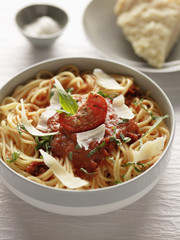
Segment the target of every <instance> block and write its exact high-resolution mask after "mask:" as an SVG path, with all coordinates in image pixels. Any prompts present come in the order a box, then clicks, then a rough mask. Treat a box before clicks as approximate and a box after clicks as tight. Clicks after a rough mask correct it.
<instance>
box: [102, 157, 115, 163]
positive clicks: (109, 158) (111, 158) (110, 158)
mask: <svg viewBox="0 0 180 240" xmlns="http://www.w3.org/2000/svg"><path fill="white" fill-rule="evenodd" d="M103 159H104V160H106V159H107V160H111V161H112V162H113V163H115V162H116V161H115V160H114V158H113V157H106V158H103Z"/></svg>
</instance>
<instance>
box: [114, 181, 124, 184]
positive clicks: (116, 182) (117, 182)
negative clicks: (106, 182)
mask: <svg viewBox="0 0 180 240" xmlns="http://www.w3.org/2000/svg"><path fill="white" fill-rule="evenodd" d="M119 183H122V181H121V180H117V181H115V182H114V184H119Z"/></svg>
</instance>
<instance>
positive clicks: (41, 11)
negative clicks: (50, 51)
mask: <svg viewBox="0 0 180 240" xmlns="http://www.w3.org/2000/svg"><path fill="white" fill-rule="evenodd" d="M43 16H47V17H50V18H52V19H53V20H55V21H56V23H58V25H59V29H58V30H57V31H56V32H55V33H52V34H48V35H46V36H34V35H33V33H32V34H30V33H29V32H26V30H25V26H27V24H30V23H33V22H34V21H36V20H37V19H38V18H40V17H43ZM15 19H16V24H17V26H18V28H19V30H20V32H21V33H22V34H23V35H24V36H25V37H26V38H27V39H28V40H29V41H30V42H31V43H32V44H33V45H35V46H38V47H47V46H50V45H52V43H53V42H54V41H55V40H56V39H57V38H59V36H60V35H61V34H62V32H63V30H64V28H65V26H66V25H67V22H68V16H67V14H66V12H65V11H64V10H62V9H60V8H59V7H56V6H51V5H46V4H35V5H30V6H27V7H25V8H23V9H21V10H19V11H18V13H17V14H16V18H15Z"/></svg>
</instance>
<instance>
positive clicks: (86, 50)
mask: <svg viewBox="0 0 180 240" xmlns="http://www.w3.org/2000/svg"><path fill="white" fill-rule="evenodd" d="M89 1H90V0H61V1H60V0H59V1H58V0H51V1H50V0H49V1H47V0H43V1H42V2H43V3H51V4H55V5H57V6H59V7H61V8H63V9H64V10H66V11H67V13H68V15H69V23H68V26H67V28H66V30H65V31H64V33H63V35H62V36H61V37H60V38H59V39H58V40H57V41H56V43H55V44H54V45H53V46H52V47H51V48H49V49H35V48H33V47H32V46H31V44H30V43H29V42H28V41H27V40H26V39H25V38H24V37H23V36H22V35H21V34H20V33H19V31H18V29H17V28H16V26H15V22H14V16H15V13H16V11H17V10H18V9H19V8H21V7H23V6H25V5H29V4H31V3H41V1H38V0H36V1H32V0H26V1H23V0H18V1H13V0H5V1H1V2H0V87H2V86H3V84H5V83H6V82H7V81H8V80H9V79H10V78H11V77H13V76H14V75H15V74H16V73H18V72H19V71H21V70H23V69H24V68H26V67H28V66H30V65H32V64H34V63H36V62H39V61H41V60H45V59H49V58H54V57H64V56H89V57H103V56H101V54H100V53H98V52H97V50H96V49H95V48H94V47H93V46H92V45H91V44H90V42H89V41H88V39H87V37H86V35H85V33H84V30H83V25H82V16H83V12H84V9H85V8H86V6H87V4H88V3H89ZM102 7H103V6H102ZM150 76H151V77H152V78H153V79H154V80H155V81H156V82H157V83H158V84H159V85H160V86H161V87H162V88H163V90H164V91H165V92H166V94H167V95H168V97H169V98H170V100H171V102H172V104H173V106H174V110H175V113H176V135H175V140H174V146H173V151H172V155H171V159H170V162H169V165H168V168H167V170H166V171H165V172H164V174H163V175H162V178H161V180H160V181H159V183H158V184H157V185H156V187H155V188H154V189H153V190H152V191H151V192H149V193H148V194H147V195H146V196H144V197H143V198H142V199H140V200H139V201H137V202H135V203H134V204H132V205H130V206H128V207H126V208H124V209H121V210H118V211H116V212H112V213H109V214H104V215H99V216H91V217H69V216H68V217H67V216H62V215H56V214H52V213H48V212H45V211H42V210H39V209H36V208H34V207H32V206H30V205H28V204H27V203H25V202H23V201H22V200H20V199H19V198H18V197H16V196H15V195H14V194H13V193H11V192H10V191H9V190H8V189H7V188H6V187H5V186H4V185H3V184H2V182H1V181H0V240H2V239H3V240H10V239H17V240H29V239H43V240H46V239H52V240H53V239H58V240H64V239H73V240H76V239H84V240H86V239H87V240H88V239H99V240H100V239H103V240H106V239H108V240H114V239H125V240H126V239H127V240H129V239H133V240H134V239H135V240H136V239H137V240H139V239H152V240H154V239H155V240H156V239H163V240H170V239H176V240H177V239H180V72H176V73H171V74H161V75H157V74H153V75H150Z"/></svg>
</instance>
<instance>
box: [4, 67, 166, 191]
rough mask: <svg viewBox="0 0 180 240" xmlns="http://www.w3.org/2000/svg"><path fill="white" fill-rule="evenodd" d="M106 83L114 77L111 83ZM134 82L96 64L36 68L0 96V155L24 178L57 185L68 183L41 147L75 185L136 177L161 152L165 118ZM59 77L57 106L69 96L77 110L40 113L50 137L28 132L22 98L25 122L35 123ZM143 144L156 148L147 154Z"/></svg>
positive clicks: (105, 183)
mask: <svg viewBox="0 0 180 240" xmlns="http://www.w3.org/2000/svg"><path fill="white" fill-rule="evenodd" d="M108 81H111V84H110V85H111V87H108V83H109V82H108ZM112 81H114V82H115V83H116V84H115V85H116V86H115V85H114V89H113V87H112V85H113V84H112ZM133 81H134V80H133V78H131V77H128V76H121V75H115V74H111V75H107V74H105V73H104V72H102V71H99V70H98V71H97V70H96V71H94V72H80V71H79V69H78V68H77V67H76V66H73V65H68V66H64V67H62V68H61V69H60V70H59V71H58V73H57V74H56V75H54V74H53V73H52V72H49V71H41V72H39V73H38V74H37V77H36V79H33V80H31V81H29V82H28V83H27V84H25V85H24V86H22V85H21V86H18V87H17V88H16V89H15V91H14V92H13V94H12V96H8V97H6V98H4V99H3V101H2V102H1V106H0V157H1V158H2V159H3V161H4V162H5V163H6V164H7V165H8V166H9V167H11V168H12V169H13V170H14V171H16V172H17V173H19V174H21V175H23V176H24V177H25V178H27V179H29V180H32V181H35V182H37V183H40V184H43V185H46V186H50V187H55V188H70V187H68V186H69V185H66V184H64V182H63V181H61V178H58V175H57V173H56V172H57V171H53V168H51V167H49V166H47V164H46V161H45V158H44V157H46V155H47V154H44V155H43V152H46V153H48V154H49V155H50V156H51V159H52V158H54V159H55V160H56V161H57V163H58V164H59V165H61V166H62V167H63V171H66V172H67V173H69V174H70V175H72V176H75V177H76V179H77V178H80V179H83V180H85V181H86V182H87V184H84V185H83V186H80V187H75V188H73V189H95V188H103V187H107V186H111V185H114V184H118V183H122V182H125V181H128V180H130V179H132V178H134V177H136V176H138V175H140V174H141V173H142V172H144V171H146V170H147V169H148V168H149V167H150V166H152V165H153V164H154V163H155V162H156V161H157V160H158V159H159V157H160V156H161V154H162V152H163V151H164V149H165V148H166V145H167V143H168V140H169V131H168V128H167V126H166V125H165V123H164V121H163V120H164V118H166V117H167V116H162V113H161V110H160V108H159V106H158V105H157V103H156V102H154V101H153V100H152V99H151V98H150V97H149V95H148V94H143V93H142V92H141V90H140V88H139V87H138V86H136V85H135V84H134V82H133ZM57 82H59V83H61V85H62V87H63V89H64V92H63V90H62V89H61V90H58V91H57V92H58V94H60V96H58V99H60V102H61V106H63V100H62V96H65V99H66V97H67V98H68V99H70V100H71V101H72V99H73V103H74V102H75V103H74V104H75V105H76V107H75V110H73V111H74V112H73V113H69V112H68V111H67V110H64V109H63V107H62V108H61V109H53V110H55V113H54V114H52V113H51V114H52V116H50V117H49V118H48V117H47V115H46V118H47V119H46V120H45V125H46V127H47V130H46V132H48V133H49V135H47V136H45V137H41V136H34V135H33V134H31V133H30V132H29V131H27V129H26V128H25V126H24V122H23V120H22V109H23V105H22V99H23V104H24V109H25V112H26V117H27V119H28V121H29V124H30V125H32V126H33V127H34V128H37V127H38V124H39V122H40V119H41V118H42V115H43V114H42V113H43V112H45V110H46V109H47V108H48V107H49V105H50V99H51V98H50V97H52V96H53V95H55V90H57V89H56V84H57ZM55 83H56V84H55ZM106 83H107V84H106ZM117 83H118V86H119V87H118V86H117ZM67 92H68V93H67ZM63 94H64V95H63ZM69 96H70V97H69ZM54 98H55V97H54ZM63 99H64V98H63ZM66 100H67V99H66ZM120 101H121V106H120V105H119V102H120ZM123 101H124V102H123ZM58 104H59V103H58ZM72 105H73V104H72V102H71V104H70V108H71V106H72ZM51 110H52V109H50V111H51ZM56 110H57V111H56ZM116 110H117V111H116ZM124 114H125V115H124ZM129 114H130V116H131V117H130V118H128V116H129ZM126 115H127V116H126ZM39 129H40V128H39ZM101 129H104V133H102V130H101ZM92 130H94V132H95V133H94V132H92ZM39 131H40V130H39ZM96 131H99V133H97V134H96ZM42 132H43V131H42ZM52 133H57V134H54V135H53V134H52ZM80 133H81V135H82V136H83V137H84V135H86V134H95V135H93V137H92V140H91V141H90V139H91V138H90V137H89V139H86V140H84V142H83V140H82V139H81V138H82V136H81V135H79V134H80ZM83 134H84V135H83ZM98 134H100V135H101V137H100V138H98V136H99V135H98ZM87 136H89V135H87ZM149 148H151V149H153V148H154V149H155V150H154V151H151V153H149V150H148V149H149Z"/></svg>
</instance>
